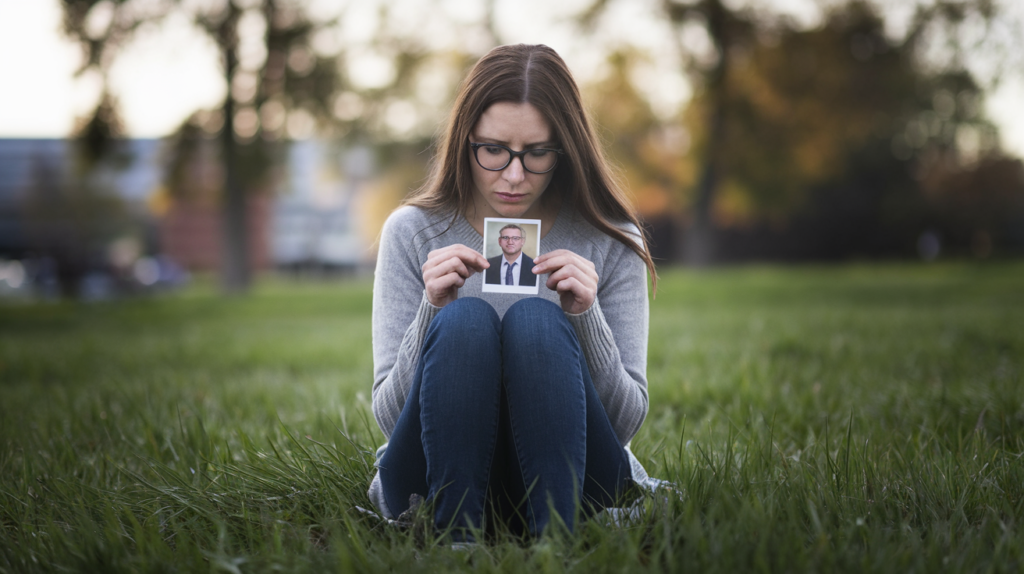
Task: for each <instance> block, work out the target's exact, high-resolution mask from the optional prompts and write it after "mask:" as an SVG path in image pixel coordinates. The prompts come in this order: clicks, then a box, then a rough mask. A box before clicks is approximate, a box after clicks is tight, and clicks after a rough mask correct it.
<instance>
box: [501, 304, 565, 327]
mask: <svg viewBox="0 0 1024 574" xmlns="http://www.w3.org/2000/svg"><path fill="white" fill-rule="evenodd" d="M562 323H564V324H565V325H569V322H568V320H567V319H566V318H565V313H563V312H562V308H561V307H559V306H558V305H556V304H554V303H552V302H551V301H548V300H546V299H541V298H539V297H527V298H525V299H520V300H519V301H516V302H515V303H514V304H513V305H512V306H511V307H509V308H508V311H505V317H504V318H503V319H502V320H501V329H502V332H503V333H508V334H514V335H516V336H517V337H518V336H521V335H525V336H529V335H532V334H536V333H537V332H539V331H541V332H542V331H546V330H548V329H550V328H552V327H555V326H557V325H560V324H562Z"/></svg>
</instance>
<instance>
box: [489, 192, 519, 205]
mask: <svg viewBox="0 0 1024 574" xmlns="http://www.w3.org/2000/svg"><path fill="white" fill-rule="evenodd" d="M495 195H497V196H498V198H499V199H501V200H502V201H507V202H509V203H517V202H519V201H521V200H522V199H523V198H524V197H526V194H525V193H501V192H500V191H499V192H496V193H495Z"/></svg>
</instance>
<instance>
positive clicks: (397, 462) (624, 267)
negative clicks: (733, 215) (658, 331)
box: [370, 45, 654, 539]
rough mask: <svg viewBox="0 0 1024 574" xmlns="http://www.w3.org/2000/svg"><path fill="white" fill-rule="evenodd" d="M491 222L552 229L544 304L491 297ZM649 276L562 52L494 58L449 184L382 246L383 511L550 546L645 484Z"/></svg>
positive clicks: (467, 535)
mask: <svg viewBox="0 0 1024 574" xmlns="http://www.w3.org/2000/svg"><path fill="white" fill-rule="evenodd" d="M485 217H505V218H528V219H539V220H541V230H542V238H541V245H542V247H543V249H544V251H545V252H544V253H542V254H540V255H539V256H538V257H536V258H535V259H534V267H533V270H532V272H533V273H534V274H536V275H537V277H538V280H539V281H540V282H541V283H542V284H543V286H541V288H540V294H539V297H524V296H522V295H510V294H505V293H485V292H483V291H482V283H483V281H482V277H481V276H480V274H481V272H483V271H484V270H485V269H486V268H488V267H489V266H490V264H489V263H488V261H487V260H486V259H484V257H483V255H481V254H480V253H479V252H478V251H477V249H479V248H480V246H481V245H482V243H483V238H482V236H481V233H482V232H483V225H484V218H485ZM524 272H526V271H524ZM648 272H649V273H650V274H651V276H652V277H654V264H653V262H652V261H651V258H650V256H649V255H648V253H647V250H646V245H645V240H644V237H643V235H642V234H641V232H640V230H639V226H638V221H637V218H636V215H635V214H634V213H633V212H632V210H631V209H630V207H629V206H628V203H627V202H626V201H625V199H624V198H623V194H622V191H621V190H620V189H619V187H618V186H617V185H616V182H615V181H614V180H613V179H612V177H611V174H610V171H609V169H608V166H607V163H606V162H605V160H604V158H603V157H602V154H601V151H600V147H599V145H598V142H597V138H596V137H595V135H594V132H593V130H592V129H591V127H590V123H589V121H588V119H587V117H586V114H585V113H584V111H583V107H582V103H581V100H580V95H579V89H578V88H577V86H576V83H575V81H574V80H573V79H572V75H571V74H570V72H569V70H568V68H567V67H566V65H565V63H564V62H563V61H562V59H561V58H560V57H559V56H558V54H556V53H555V52H554V50H552V49H550V48H548V47H547V46H543V45H538V46H526V45H517V46H502V47H499V48H495V49H494V50H491V52H489V53H488V54H487V55H485V56H484V57H483V58H482V59H481V60H480V61H479V62H477V64H476V65H475V66H474V67H473V69H472V70H471V71H470V73H469V76H468V77H467V78H466V80H465V81H464V83H463V84H462V86H461V87H460V91H459V95H458V97H457V99H456V102H455V106H454V109H453V111H452V115H451V118H450V120H449V122H448V125H447V128H446V131H445V133H444V134H443V136H442V138H441V141H440V142H439V147H438V152H437V156H436V158H435V165H434V171H433V173H432V176H431V178H430V179H429V181H428V182H427V184H426V185H424V186H423V187H422V188H421V189H420V190H418V191H417V192H416V193H414V194H413V195H412V196H411V197H410V198H409V199H408V200H407V201H406V202H405V205H404V206H403V207H401V208H399V209H398V210H396V211H395V212H394V213H392V214H391V216H390V217H389V218H388V220H387V222H386V223H385V225H384V229H383V231H382V234H381V240H380V251H379V255H378V261H377V271H376V276H375V280H374V291H373V358H374V383H373V412H374V416H375V417H376V419H377V423H378V424H379V425H380V428H381V430H382V431H383V432H384V435H385V436H386V437H388V439H389V443H388V444H387V445H385V446H384V447H382V448H381V450H380V451H378V474H377V476H376V477H375V478H374V481H373V483H372V484H371V488H370V497H371V499H372V500H373V502H374V503H375V504H376V505H377V506H378V508H379V509H380V510H381V511H382V513H383V514H384V515H385V516H387V517H389V518H394V517H396V516H398V515H399V514H400V513H402V512H403V511H405V510H406V509H407V508H408V507H409V505H410V497H413V495H419V496H422V497H424V498H425V499H426V500H427V501H428V502H430V503H431V507H432V508H433V509H434V522H435V525H436V526H437V527H438V528H447V527H453V528H454V530H453V536H455V537H456V538H457V539H472V529H473V528H482V527H484V526H485V525H486V524H487V521H488V520H490V519H492V518H494V515H495V514H497V515H498V517H499V518H502V519H505V520H507V521H509V520H510V521H514V520H515V519H516V518H518V519H521V521H522V526H523V527H524V528H525V529H526V530H527V531H528V532H529V533H530V534H533V535H537V534H540V533H541V532H542V531H543V530H544V528H545V527H546V526H547V525H548V524H549V522H550V521H551V520H553V519H555V515H557V519H558V520H561V521H562V522H563V523H564V524H565V525H566V526H567V527H568V528H569V529H570V530H572V528H573V525H574V522H575V520H576V518H577V517H576V511H577V509H578V508H583V509H584V510H585V511H593V510H595V509H600V508H603V507H607V506H609V505H611V504H612V503H614V502H615V500H617V498H618V497H620V496H621V495H622V493H623V491H624V490H625V489H626V488H627V487H628V486H629V485H630V482H631V480H633V479H642V478H645V477H646V475H644V474H643V469H642V467H640V465H639V464H635V459H634V458H632V456H631V454H630V453H629V451H628V449H627V448H625V447H626V445H627V444H628V443H629V441H630V439H632V437H633V435H634V434H636V432H637V430H638V429H639V428H640V424H641V423H642V422H643V420H644V417H645V415H646V414H647V380H646V360H647V322H648V304H647V273H648ZM413 498H414V497H413ZM581 503H583V505H582V507H581V506H580V504H581ZM552 511H553V514H552Z"/></svg>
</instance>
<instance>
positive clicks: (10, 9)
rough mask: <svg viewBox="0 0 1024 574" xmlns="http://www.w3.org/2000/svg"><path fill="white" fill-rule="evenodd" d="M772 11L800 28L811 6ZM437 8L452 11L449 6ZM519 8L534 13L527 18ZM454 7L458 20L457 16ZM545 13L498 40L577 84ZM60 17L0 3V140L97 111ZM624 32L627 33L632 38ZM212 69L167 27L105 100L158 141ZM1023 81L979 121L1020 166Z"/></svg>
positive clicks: (669, 89) (658, 79) (214, 87)
mask: <svg viewBox="0 0 1024 574" xmlns="http://www.w3.org/2000/svg"><path fill="white" fill-rule="evenodd" d="M407 1H412V2H415V1H417V0H407ZM773 1H774V2H775V4H776V6H781V7H782V8H783V9H786V10H790V11H791V12H792V13H793V14H794V15H795V16H797V17H798V19H799V18H800V17H801V15H802V14H807V10H806V7H807V6H808V4H809V3H810V2H812V1H813V0H773ZM1014 1H1016V0H1014ZM579 3H580V1H578V0H572V1H569V0H566V1H564V2H562V3H559V4H558V6H559V7H560V8H559V9H560V10H561V12H563V13H565V14H566V15H567V14H568V13H570V12H571V11H572V10H573V9H575V6H574V5H575V4H579ZM320 4H326V3H325V2H320ZM444 4H446V5H449V6H453V5H455V0H451V1H446V2H444ZM527 4H529V5H536V6H537V8H538V9H527V8H528V6H526V5H527ZM644 4H645V2H634V3H620V6H622V7H621V8H620V11H621V13H619V14H615V15H613V18H612V19H613V20H614V21H615V24H616V25H615V26H614V30H616V31H617V34H618V35H619V36H620V37H618V38H616V37H614V34H613V36H612V37H610V38H609V41H612V42H615V41H625V38H626V37H629V38H631V39H632V40H631V41H635V39H636V38H641V39H643V38H656V37H657V36H658V35H657V34H644V33H643V32H644V31H643V30H638V29H636V27H637V26H644V25H649V24H644V23H643V22H645V21H647V22H649V21H650V20H649V19H645V18H642V17H639V14H637V13H632V14H631V13H630V12H631V11H632V12H637V11H640V10H643V9H644V8H643V7H644ZM458 5H459V6H460V10H461V9H462V8H461V7H462V6H465V4H464V3H459V4H458ZM545 6H546V7H545ZM551 6H552V5H551V3H550V2H545V1H542V0H530V1H525V0H521V1H519V2H499V3H498V8H497V14H496V16H497V21H498V22H499V27H500V29H499V31H500V32H502V36H503V37H502V40H504V41H507V42H520V41H524V42H531V43H534V42H543V43H546V44H549V45H551V46H552V47H553V48H555V49H556V50H558V51H559V52H560V53H562V54H563V56H564V57H565V59H566V60H567V62H568V63H569V65H570V67H572V68H573V70H574V72H575V73H576V74H577V76H578V77H581V78H583V79H585V78H586V77H587V76H588V74H591V73H596V71H595V70H596V69H597V67H599V65H600V63H599V62H597V61H595V60H594V57H593V56H592V55H589V54H587V53H586V51H584V50H580V49H579V48H578V47H575V44H574V43H573V42H572V41H571V38H569V37H567V36H566V33H565V31H564V28H559V26H558V25H557V20H558V18H557V17H558V16H559V14H558V13H555V14H553V15H552V14H551V11H552V8H551ZM538 13H547V14H549V15H552V16H553V17H552V18H551V19H550V21H549V22H541V21H539V20H537V19H536V18H533V19H532V20H526V17H527V16H529V15H531V14H532V15H536V14H538ZM60 17H61V13H60V6H59V3H58V0H0V82H2V84H3V85H4V86H6V87H5V89H2V90H0V137H47V138H59V137H64V136H66V135H67V134H68V133H69V132H70V131H71V130H72V128H73V126H74V123H75V118H76V117H79V116H81V115H83V114H84V113H86V112H87V111H88V110H89V109H90V107H91V106H92V105H93V104H94V102H95V101H96V98H97V97H98V95H99V91H100V82H99V79H98V78H97V77H95V76H91V75H88V74H87V75H84V76H80V77H75V70H76V68H77V67H78V64H79V62H80V58H81V54H80V51H79V49H78V48H77V46H75V45H74V44H72V43H71V42H69V41H68V40H67V39H65V38H63V37H62V36H61V34H60ZM629 23H634V24H632V26H633V28H632V29H631V28H630V24H629ZM363 29H366V28H363ZM638 32H639V33H638ZM218 61H219V60H218V57H217V55H216V49H215V46H214V45H213V44H212V42H211V41H210V40H209V39H207V38H205V37H204V36H203V35H202V34H200V33H198V32H196V31H195V30H193V29H191V28H190V25H189V23H188V22H186V21H184V20H171V21H169V22H168V23H167V24H166V25H165V26H164V28H163V29H162V30H160V31H159V33H149V34H141V35H140V40H139V41H136V42H135V43H134V44H133V45H132V49H131V50H129V51H127V52H126V53H125V54H124V55H122V56H121V57H119V58H118V61H117V64H116V65H115V67H114V68H113V70H112V72H111V84H112V90H113V92H114V93H115V95H116V96H117V98H118V100H119V102H120V104H121V109H122V117H123V118H124V120H125V124H126V127H127V130H128V134H129V135H130V136H134V137H161V136H165V135H168V134H170V133H171V132H173V131H174V130H175V129H176V128H177V127H178V126H179V125H180V124H181V122H182V121H183V120H184V119H185V118H186V117H187V116H188V115H189V114H190V113H191V112H193V111H194V110H196V109H200V108H204V107H205V108H214V107H217V106H218V104H219V102H220V101H221V100H222V99H223V97H224V94H225V86H224V82H223V80H222V78H221V73H220V69H219V65H218ZM669 64H671V63H669ZM642 72H643V71H642ZM1022 76H1024V74H1022V73H1018V74H1016V75H1014V76H1010V77H1008V78H1006V79H1004V80H1003V81H1002V82H1001V83H1000V84H999V85H998V86H997V88H996V90H995V91H994V92H992V93H990V94H989V96H988V98H987V101H986V112H987V115H988V117H989V118H990V119H991V120H993V122H994V123H995V124H996V125H997V126H998V127H999V129H1000V135H1001V138H1002V143H1003V147H1004V149H1006V150H1007V151H1008V152H1010V153H1013V154H1015V155H1017V156H1020V157H1024V112H1022V111H1021V110H1022V109H1024V106H1022V103H1024V77H1022ZM645 77H646V78H647V79H648V80H649V81H650V82H654V83H656V84H657V86H658V88H659V89H656V90H652V93H657V94H663V97H662V100H663V101H660V102H659V101H655V102H654V104H655V106H656V107H657V106H658V105H661V106H663V107H665V108H671V107H673V106H676V105H678V104H679V103H681V101H685V98H687V97H688V95H689V87H688V86H687V85H685V80H682V79H681V78H679V77H678V75H674V74H666V73H664V71H663V70H658V69H653V68H652V69H650V70H647V71H646V72H645Z"/></svg>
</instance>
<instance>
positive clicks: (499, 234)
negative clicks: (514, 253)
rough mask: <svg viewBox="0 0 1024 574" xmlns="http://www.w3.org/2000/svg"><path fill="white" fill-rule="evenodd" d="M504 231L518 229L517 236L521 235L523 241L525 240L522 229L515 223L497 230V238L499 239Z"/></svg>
mask: <svg viewBox="0 0 1024 574" xmlns="http://www.w3.org/2000/svg"><path fill="white" fill-rule="evenodd" d="M506 229H518V230H519V235H522V236H523V239H526V232H525V231H523V228H522V227H519V226H518V225H516V224H515V223H509V224H507V225H505V227H502V228H501V229H499V230H498V237H501V232H502V231H505V230H506Z"/></svg>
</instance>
